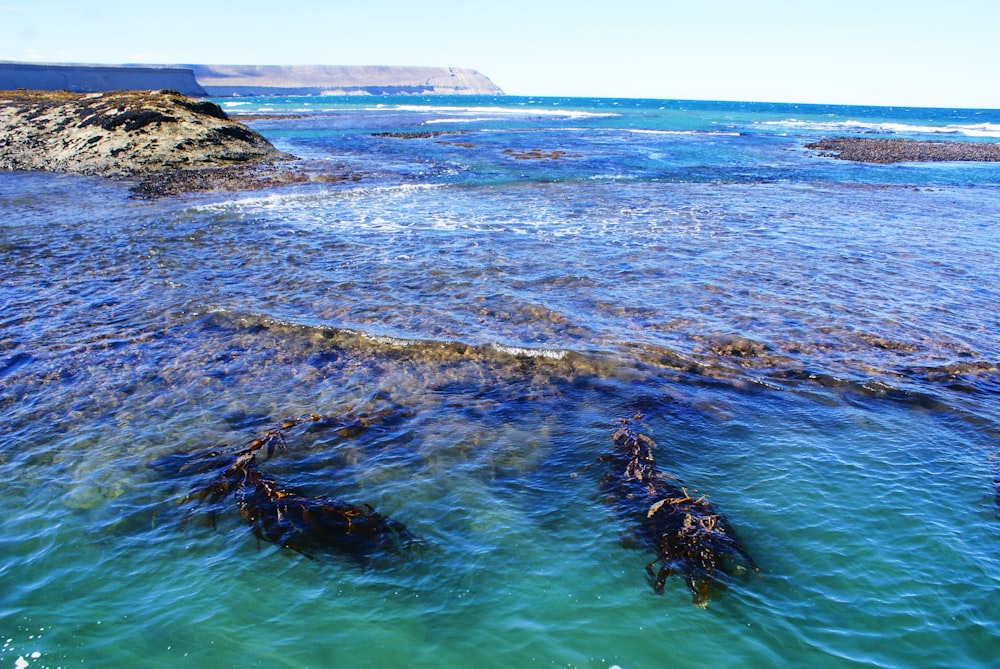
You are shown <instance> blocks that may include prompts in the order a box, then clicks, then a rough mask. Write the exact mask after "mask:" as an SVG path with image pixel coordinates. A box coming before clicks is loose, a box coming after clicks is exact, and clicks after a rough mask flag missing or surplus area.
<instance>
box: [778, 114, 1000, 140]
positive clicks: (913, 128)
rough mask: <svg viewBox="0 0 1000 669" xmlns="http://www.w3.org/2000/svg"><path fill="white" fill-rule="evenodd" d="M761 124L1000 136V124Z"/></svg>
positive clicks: (828, 129)
mask: <svg viewBox="0 0 1000 669" xmlns="http://www.w3.org/2000/svg"><path fill="white" fill-rule="evenodd" d="M760 125H763V126H773V127H779V128H790V129H795V130H807V131H817V132H862V133H872V134H884V135H898V134H929V135H935V134H945V135H964V136H966V137H1000V124H997V123H975V124H950V125H912V124H909V123H893V122H885V123H877V122H871V121H854V120H850V119H848V120H846V121H803V120H800V119H794V118H793V119H785V120H781V121H761V122H760Z"/></svg>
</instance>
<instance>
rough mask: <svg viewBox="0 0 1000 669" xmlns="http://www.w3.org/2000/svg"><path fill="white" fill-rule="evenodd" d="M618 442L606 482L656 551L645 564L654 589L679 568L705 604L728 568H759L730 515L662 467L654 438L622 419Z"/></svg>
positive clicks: (613, 500) (608, 458) (612, 498)
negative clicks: (633, 427) (737, 533)
mask: <svg viewBox="0 0 1000 669" xmlns="http://www.w3.org/2000/svg"><path fill="white" fill-rule="evenodd" d="M614 444H615V447H614V451H613V452H611V453H609V454H607V455H605V456H604V457H602V458H601V460H602V461H603V462H605V463H607V464H608V465H609V466H610V471H608V472H607V474H605V476H604V477H603V479H602V480H601V487H602V489H603V491H604V493H605V495H606V496H607V498H608V501H609V503H610V504H611V505H612V506H614V508H615V510H616V511H617V513H618V515H619V517H620V518H622V519H623V520H625V521H626V522H628V523H629V524H630V525H632V526H633V528H634V533H635V536H636V538H637V539H638V540H639V541H640V542H641V543H642V544H644V545H646V546H649V547H651V548H652V549H653V550H654V551H656V557H655V558H654V559H653V560H652V561H651V562H650V563H649V564H647V565H646V571H647V572H648V574H649V577H650V579H651V582H652V585H653V590H654V591H655V592H657V593H662V592H663V587H664V584H665V582H666V580H667V577H669V576H670V575H671V573H673V571H674V570H675V569H677V570H679V571H680V572H681V573H682V574H683V576H684V580H685V581H686V582H687V585H688V588H689V589H690V590H691V595H692V597H693V599H694V603H695V604H697V605H698V606H701V607H704V606H707V605H708V600H709V597H710V594H711V590H712V589H713V587H719V586H724V585H725V583H726V580H727V575H728V574H734V573H741V572H746V571H747V570H753V571H757V566H756V565H755V564H754V561H753V559H751V557H750V556H749V555H748V554H747V552H746V550H745V549H744V548H743V546H742V545H741V544H740V542H739V540H738V539H737V538H736V535H735V533H734V532H733V530H732V528H731V527H730V526H729V523H728V522H727V521H726V519H725V517H723V516H722V514H721V513H719V511H718V510H717V509H716V508H715V507H714V506H713V505H712V504H711V503H710V502H708V500H707V499H706V497H705V496H704V495H701V496H699V495H698V493H696V492H694V491H693V490H688V489H687V488H685V487H684V486H683V485H682V484H681V482H680V481H679V480H677V479H676V478H675V477H673V476H671V475H670V474H667V473H665V472H663V471H660V470H659V469H658V468H657V466H656V460H655V459H654V458H653V450H652V449H653V448H654V447H655V446H656V444H655V443H654V442H653V440H652V439H650V438H649V437H648V436H646V435H644V434H641V433H636V432H634V431H633V430H632V429H631V428H630V427H629V425H628V422H627V421H622V425H621V427H619V428H618V431H617V432H615V434H614ZM657 565H659V568H658V569H654V568H655V567H656V566H657Z"/></svg>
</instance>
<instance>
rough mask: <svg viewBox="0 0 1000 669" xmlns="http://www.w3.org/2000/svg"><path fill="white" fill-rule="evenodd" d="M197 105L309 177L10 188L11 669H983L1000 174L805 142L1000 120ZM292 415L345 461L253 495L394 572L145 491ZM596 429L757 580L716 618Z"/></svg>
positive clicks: (737, 586) (851, 112)
mask: <svg viewBox="0 0 1000 669" xmlns="http://www.w3.org/2000/svg"><path fill="white" fill-rule="evenodd" d="M220 102H221V103H222V104H223V105H224V106H225V107H226V108H227V110H228V111H230V112H231V113H233V114H247V115H248V116H246V117H245V118H247V120H248V122H249V123H250V124H251V125H252V126H253V127H254V128H255V129H257V130H259V131H260V132H261V133H263V134H264V135H265V136H267V137H268V138H269V139H271V141H272V142H273V143H275V144H276V145H277V146H278V147H279V148H281V149H283V150H286V151H288V152H290V153H293V154H295V155H297V156H299V157H300V158H301V160H300V161H299V163H298V169H300V170H302V171H303V173H304V174H306V175H308V176H309V177H310V178H309V179H308V180H307V181H304V182H302V183H297V184H292V185H287V186H282V187H276V188H272V189H265V190H259V191H253V192H240V193H226V192H223V193H219V192H216V193H196V194H190V195H183V196H175V197H167V198H162V199H158V200H152V201H146V200H139V199H135V198H132V197H131V196H130V193H129V190H128V184H126V183H121V182H117V181H111V180H104V179H99V178H91V177H82V176H73V175H59V174H40V173H3V174H0V253H2V262H0V303H2V304H3V310H2V312H0V408H2V416H3V421H2V423H0V476H2V480H3V499H4V504H3V505H2V507H0V667H17V668H18V669H23V668H24V667H71V666H81V665H82V666H99V667H134V666H144V667H177V666H198V667H397V666H407V667H471V666H475V667H484V668H485V667H512V666H519V667H527V666H538V667H551V666H554V667H612V666H618V667H621V668H623V669H641V668H644V667H663V666H673V667H706V668H717V667H741V666H786V667H809V668H812V669H816V668H819V669H822V668H841V667H886V668H888V667H893V668H901V667H922V668H926V667H968V668H973V667H995V666H996V663H997V656H998V652H1000V597H998V596H997V592H998V589H1000V510H998V503H1000V462H998V459H997V456H996V455H995V454H996V453H997V452H998V451H1000V439H998V437H1000V402H998V399H1000V369H998V365H1000V345H998V342H1000V340H998V333H1000V262H998V258H1000V165H988V164H957V163H939V164H898V165H868V164H855V163H850V162H843V161H837V160H834V159H832V158H828V157H823V156H820V155H817V154H816V153H815V152H812V151H809V150H806V149H804V148H803V147H804V145H805V144H806V143H808V142H810V141H813V140H815V139H819V138H822V137H826V136H831V135H842V134H863V135H865V136H880V137H906V138H917V139H941V140H950V139H958V140H965V141H982V142H997V141H1000V111H987V110H929V109H901V108H860V107H832V106H804V105H767V104H743V103H723V102H677V101H656V100H607V99H595V100H589V99H588V100H584V99H551V98H508V97H505V98H427V99H423V98H384V99H383V98H254V99H241V100H220ZM386 133H390V134H386ZM331 174H332V175H337V176H338V178H336V179H331V178H328V177H327V176H324V175H331ZM308 413H317V414H322V415H324V416H328V417H341V418H343V419H344V420H352V419H353V420H362V422H363V423H364V425H363V429H361V428H358V429H354V430H346V431H341V432H340V433H338V432H335V431H329V430H327V431H324V430H322V429H310V428H308V427H302V428H295V429H291V430H289V431H288V433H287V442H288V450H287V452H279V453H276V454H275V455H274V456H273V457H272V458H271V459H268V460H264V459H263V458H262V459H261V462H260V466H261V469H262V470H264V471H266V472H267V473H268V474H269V475H271V476H273V477H274V478H275V479H276V480H279V481H281V482H282V484H283V485H287V486H288V487H289V488H293V489H295V490H296V491H299V492H302V493H303V494H308V495H316V496H319V495H323V496H328V497H335V498H338V499H342V500H346V501H349V502H351V503H354V504H357V505H364V504H368V505H371V506H372V507H373V508H375V509H377V510H378V511H379V512H380V513H383V514H386V515H388V516H390V517H392V518H394V519H396V520H398V521H400V522H402V523H404V524H405V525H406V526H407V527H408V528H409V530H410V531H411V532H412V533H414V534H415V535H418V536H419V537H421V539H422V540H423V542H424V543H423V544H422V545H421V546H419V547H418V548H417V549H413V550H409V549H407V550H404V551H402V552H400V553H399V554H387V555H382V556H379V557H378V558H377V559H373V560H370V561H367V560H355V559H351V558H350V557H348V556H343V555H338V554H331V555H317V556H311V557H310V556H306V555H302V554H300V553H297V552H295V551H292V550H289V549H282V548H279V547H277V546H275V545H273V544H270V543H268V542H266V541H260V540H258V539H257V538H256V537H255V536H254V535H253V533H252V532H251V531H250V529H249V528H248V527H247V525H246V524H245V523H244V522H243V521H242V519H241V518H240V516H239V513H238V512H237V508H236V505H235V504H234V503H233V500H232V498H229V499H227V500H225V501H224V502H223V503H222V504H221V505H220V506H219V508H218V509H217V514H216V518H215V523H214V525H213V524H212V523H211V522H209V520H210V518H209V516H210V514H209V513H208V512H207V511H208V508H207V507H206V505H202V506H200V507H196V506H193V505H192V504H191V503H190V502H186V501H185V498H186V495H187V493H188V492H189V491H190V490H191V488H192V485H194V484H195V483H197V480H196V479H197V477H195V476H192V475H190V474H189V473H186V472H182V471H165V470H164V469H163V468H159V469H158V468H154V467H152V466H151V465H152V464H153V463H156V462H163V461H164V460H163V459H164V458H165V457H167V456H170V455H171V454H176V453H185V452H191V451H195V450H197V449H201V448H204V447H208V446H213V445H219V444H227V445H229V448H232V449H236V448H239V447H240V446H241V445H245V444H247V443H248V442H249V441H250V440H252V439H253V438H255V437H256V436H257V435H259V434H261V433H262V431H265V430H266V429H268V428H269V427H270V426H273V425H275V424H276V422H277V421H280V420H281V419H283V418H285V417H289V416H301V415H304V414H308ZM636 415H641V418H638V419H633V417H634V416H636ZM624 419H631V420H632V423H631V424H632V426H633V428H634V429H636V430H637V431H640V432H642V433H643V434H646V435H648V436H649V437H650V438H651V439H653V440H654V441H655V442H656V448H655V450H654V454H655V456H656V459H657V463H658V465H659V467H660V468H661V469H662V470H663V471H664V472H668V473H670V474H671V475H674V476H676V477H678V478H679V479H680V480H682V481H683V482H684V485H685V486H686V487H688V488H689V489H691V490H697V491H698V494H700V495H701V494H703V495H707V496H708V498H709V499H710V500H711V501H712V503H713V504H714V505H715V506H716V507H717V508H718V509H719V511H720V512H721V513H723V514H724V515H725V516H726V518H727V519H728V521H729V523H730V525H731V526H732V527H733V528H734V529H735V530H736V531H737V533H738V535H739V538H740V539H741V541H742V544H743V545H744V547H745V548H746V550H747V552H748V553H749V554H750V555H751V556H752V557H753V559H754V561H755V562H756V563H757V565H758V566H759V568H760V572H759V573H757V574H749V575H746V576H745V577H738V578H734V579H733V580H732V582H731V583H729V586H728V587H727V588H726V589H725V590H724V591H721V592H718V593H716V594H715V595H714V596H713V598H712V599H711V601H710V602H709V604H708V606H707V607H705V608H701V607H697V606H695V605H694V604H693V603H692V599H691V596H690V593H689V592H688V590H687V587H686V586H685V584H684V581H683V579H682V578H680V577H679V576H677V575H675V576H672V577H671V578H669V579H668V580H667V582H666V587H665V591H664V593H663V594H656V593H654V592H653V589H652V587H651V585H650V582H649V580H648V579H647V576H646V572H645V565H646V564H647V563H648V562H650V561H651V560H652V559H653V557H654V553H653V552H652V550H651V549H649V548H647V547H643V546H641V545H637V544H636V542H635V541H634V540H633V533H632V532H631V530H633V529H634V528H631V527H629V526H628V524H627V523H626V522H624V521H623V520H622V518H620V517H618V516H616V515H615V514H614V513H613V510H612V509H611V507H610V506H609V505H608V504H607V501H608V500H606V499H603V498H602V494H601V485H600V484H601V479H602V477H603V476H605V475H606V474H607V473H608V471H607V464H606V460H602V456H603V455H605V454H607V453H609V452H610V450H611V449H612V435H613V434H614V431H615V430H616V428H617V427H618V425H619V424H620V421H621V420H624ZM313 558H315V559H313Z"/></svg>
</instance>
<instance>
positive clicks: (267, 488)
mask: <svg viewBox="0 0 1000 669" xmlns="http://www.w3.org/2000/svg"><path fill="white" fill-rule="evenodd" d="M306 423H312V424H314V425H316V426H324V427H333V428H335V429H336V431H337V432H338V433H339V434H341V435H342V436H349V435H353V434H356V433H357V432H358V431H359V430H361V429H363V428H364V426H365V425H366V424H367V423H366V422H365V420H360V421H351V422H345V421H341V420H339V419H334V418H328V417H324V416H321V415H319V414H306V415H304V416H299V417H293V418H287V419H285V420H283V421H281V422H280V423H278V424H277V425H276V426H274V427H272V428H269V429H268V430H266V431H265V432H263V433H262V434H261V435H260V436H258V437H257V438H255V439H253V440H252V441H250V442H249V443H247V444H246V445H245V446H244V447H242V448H239V449H237V450H235V451H234V450H232V449H229V448H228V447H227V446H225V445H222V446H217V447H212V448H206V449H202V450H200V451H195V452H193V453H183V454H176V455H170V456H167V457H165V458H161V459H160V460H158V461H156V462H155V463H153V467H154V468H156V469H158V470H160V471H175V472H176V473H179V474H191V475H196V476H197V479H196V481H195V483H194V484H193V486H192V488H191V491H190V492H189V493H188V496H187V498H186V499H187V500H189V501H194V502H195V504H196V505H201V504H206V505H207V506H208V507H209V514H210V519H211V520H212V522H213V524H214V520H215V515H216V513H217V511H218V509H219V507H220V505H221V503H222V502H223V501H224V500H225V499H226V498H227V497H229V495H230V494H232V495H233V498H234V499H235V502H236V508H237V509H238V510H239V513H240V516H241V517H242V518H243V520H244V521H246V523H247V524H248V525H249V526H250V529H251V530H252V531H253V533H254V534H255V535H256V536H257V538H258V539H265V540H267V541H270V542H272V543H274V544H277V545H278V546H281V547H282V548H290V549H292V550H294V551H298V552H299V553H302V554H304V555H306V556H308V557H314V556H313V553H316V552H327V553H345V554H348V555H350V556H352V557H355V558H360V559H368V558H372V557H375V556H377V555H380V554H385V553H393V552H399V551H400V550H401V549H403V548H405V547H407V546H409V545H411V544H419V543H422V541H421V540H420V539H419V538H417V537H416V536H414V535H413V534H411V533H410V532H409V530H407V529H406V527H405V526H404V525H403V524H402V523H400V522H398V521H396V520H393V519H391V518H388V517H386V516H383V515H382V514H380V513H378V512H377V511H375V509H373V508H372V507H370V506H368V505H365V506H363V507H362V506H357V505H355V504H351V503H349V502H344V501H342V500H338V499H333V498H330V497H322V496H319V497H309V496H305V495H301V494H299V493H297V492H295V491H293V490H289V489H287V488H285V487H284V486H282V485H281V484H280V483H279V482H278V481H276V480H275V479H274V478H272V477H271V476H269V475H268V474H266V473H265V472H264V471H262V470H261V468H260V466H259V465H258V463H257V458H258V455H259V454H260V452H261V451H264V452H265V454H266V457H267V458H270V457H271V456H273V455H274V454H275V452H277V451H282V452H283V451H287V450H288V447H287V444H286V440H285V434H286V431H287V430H289V429H291V428H293V427H297V426H299V425H302V424H306Z"/></svg>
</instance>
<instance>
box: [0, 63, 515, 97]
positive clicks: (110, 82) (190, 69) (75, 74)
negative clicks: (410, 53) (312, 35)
mask: <svg viewBox="0 0 1000 669" xmlns="http://www.w3.org/2000/svg"><path fill="white" fill-rule="evenodd" d="M19 88H23V89H28V90H36V91H57V90H65V91H72V92H76V93H96V92H102V91H113V90H158V89H170V90H174V91H178V92H180V93H183V94H184V95H193V96H206V95H209V96H213V97H229V96H243V95H503V91H502V90H500V88H499V87H497V86H496V85H495V84H494V83H493V82H492V81H490V80H489V79H488V78H487V77H485V76H483V75H482V74H480V73H479V72H476V71H475V70H468V69H464V68H457V67H396V66H353V65H89V64H82V63H80V64H71V63H21V62H12V61H0V90H16V89H19Z"/></svg>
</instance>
